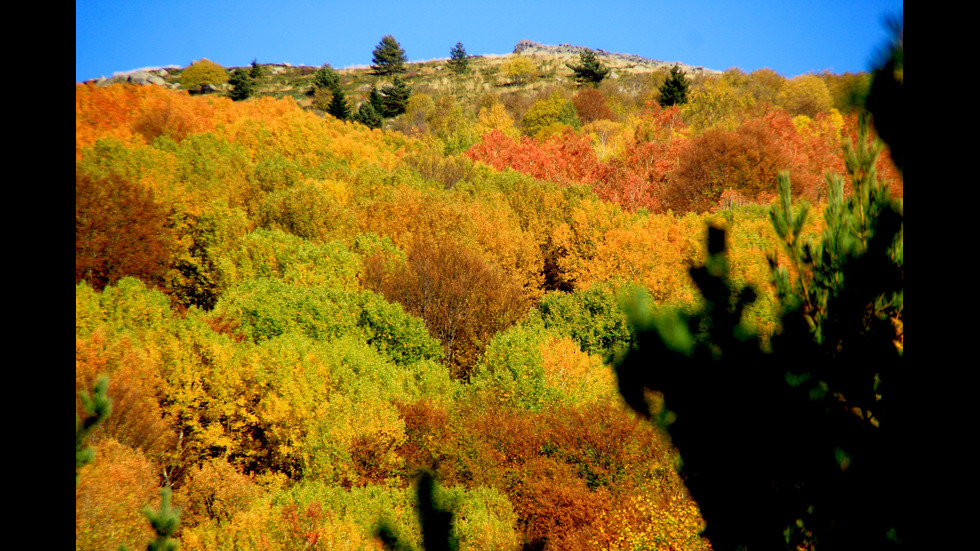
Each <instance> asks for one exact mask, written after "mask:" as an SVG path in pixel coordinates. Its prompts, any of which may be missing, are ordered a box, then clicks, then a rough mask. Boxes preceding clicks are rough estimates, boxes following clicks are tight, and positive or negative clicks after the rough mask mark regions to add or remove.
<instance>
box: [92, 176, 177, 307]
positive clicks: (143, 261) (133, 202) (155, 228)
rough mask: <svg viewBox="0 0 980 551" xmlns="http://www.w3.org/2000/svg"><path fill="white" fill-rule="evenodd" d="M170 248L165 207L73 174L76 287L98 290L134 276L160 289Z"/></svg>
mask: <svg viewBox="0 0 980 551" xmlns="http://www.w3.org/2000/svg"><path fill="white" fill-rule="evenodd" d="M174 248H175V238H174V234H173V232H172V230H171V228H170V221H169V219H168V213H167V210H166V207H165V206H163V205H161V204H158V203H157V202H156V201H155V200H154V197H153V193H152V192H151V191H149V190H147V189H144V188H143V187H141V186H140V185H139V184H134V183H132V182H130V181H128V180H126V179H125V178H123V177H120V176H117V175H109V176H104V177H96V176H92V175H90V174H87V173H84V172H79V171H78V170H76V171H75V283H78V282H79V281H82V280H85V281H88V282H89V283H91V284H92V286H93V287H96V288H98V289H101V288H103V287H105V286H106V285H109V284H111V283H114V282H115V281H118V280H119V279H121V278H123V277H125V276H135V277H139V278H142V279H144V280H146V281H148V282H151V283H156V284H162V283H163V280H164V277H165V274H166V272H167V271H168V270H169V268H170V262H171V258H172V256H173V253H174Z"/></svg>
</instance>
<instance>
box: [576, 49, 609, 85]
mask: <svg viewBox="0 0 980 551" xmlns="http://www.w3.org/2000/svg"><path fill="white" fill-rule="evenodd" d="M566 65H567V66H568V68H569V69H571V70H572V71H574V72H575V80H576V81H577V82H578V83H579V84H591V85H592V86H599V83H600V82H602V79H604V78H606V77H607V76H609V71H610V69H609V67H606V66H605V65H603V64H602V62H601V61H599V58H597V57H596V55H595V52H593V51H592V50H590V49H588V48H585V49H584V50H582V52H581V53H579V63H578V65H572V64H566Z"/></svg>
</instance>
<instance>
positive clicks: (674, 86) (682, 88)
mask: <svg viewBox="0 0 980 551" xmlns="http://www.w3.org/2000/svg"><path fill="white" fill-rule="evenodd" d="M688 87H690V83H689V82H688V81H687V77H686V76H684V71H682V70H681V68H680V67H678V66H677V64H674V66H673V67H672V68H671V69H670V76H669V77H667V80H666V81H665V82H664V83H663V85H662V86H661V87H660V105H662V106H664V107H668V106H671V105H684V104H685V103H687V89H688Z"/></svg>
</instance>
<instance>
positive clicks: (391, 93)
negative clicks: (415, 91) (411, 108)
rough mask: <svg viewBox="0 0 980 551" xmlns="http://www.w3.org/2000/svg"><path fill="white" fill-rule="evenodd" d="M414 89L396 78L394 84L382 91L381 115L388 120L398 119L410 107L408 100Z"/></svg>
mask: <svg viewBox="0 0 980 551" xmlns="http://www.w3.org/2000/svg"><path fill="white" fill-rule="evenodd" d="M411 95H412V89H411V88H409V86H408V85H407V84H405V81H403V80H402V79H401V78H400V77H397V76H396V77H395V78H394V80H393V81H392V83H391V84H390V85H388V86H385V87H384V88H382V89H381V109H382V111H381V114H382V116H384V118H386V119H390V118H391V117H397V116H398V115H401V114H402V113H404V112H405V109H406V108H407V107H408V98H409V97H411Z"/></svg>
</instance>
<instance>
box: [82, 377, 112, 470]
mask: <svg viewBox="0 0 980 551" xmlns="http://www.w3.org/2000/svg"><path fill="white" fill-rule="evenodd" d="M78 398H79V399H80V400H81V402H82V409H83V410H84V412H85V417H84V418H82V419H81V420H79V419H78V415H77V414H76V415H75V486H76V487H77V486H78V471H79V470H80V469H81V468H82V467H84V466H85V465H88V464H89V463H91V462H92V460H93V459H94V458H95V452H93V451H92V448H90V447H88V445H86V443H85V441H86V440H87V439H88V436H89V435H90V434H91V433H92V431H93V430H95V427H96V425H98V424H99V423H101V422H102V421H104V420H105V419H106V418H107V417H108V416H109V413H110V412H112V400H110V399H109V379H108V377H100V378H99V380H98V381H97V382H96V383H95V388H94V389H93V390H92V393H91V394H89V393H88V392H87V391H82V392H81V393H80V394H79V395H78Z"/></svg>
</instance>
